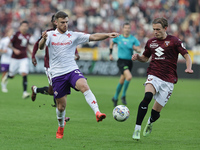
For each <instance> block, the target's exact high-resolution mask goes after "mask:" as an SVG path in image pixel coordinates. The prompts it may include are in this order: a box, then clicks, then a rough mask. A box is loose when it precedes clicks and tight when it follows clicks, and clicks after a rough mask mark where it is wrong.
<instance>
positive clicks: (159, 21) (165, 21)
mask: <svg viewBox="0 0 200 150" xmlns="http://www.w3.org/2000/svg"><path fill="white" fill-rule="evenodd" d="M158 23H160V24H161V25H162V27H163V28H165V27H168V22H167V19H165V18H163V17H162V18H156V19H154V20H153V24H158Z"/></svg>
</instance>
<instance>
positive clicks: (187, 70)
mask: <svg viewBox="0 0 200 150" xmlns="http://www.w3.org/2000/svg"><path fill="white" fill-rule="evenodd" d="M185 72H186V73H189V74H192V73H194V71H193V70H192V69H185Z"/></svg>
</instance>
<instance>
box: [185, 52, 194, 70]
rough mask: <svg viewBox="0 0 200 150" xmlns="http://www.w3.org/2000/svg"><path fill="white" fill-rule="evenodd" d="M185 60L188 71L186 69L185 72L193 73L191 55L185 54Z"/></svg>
mask: <svg viewBox="0 0 200 150" xmlns="http://www.w3.org/2000/svg"><path fill="white" fill-rule="evenodd" d="M184 58H185V60H186V69H185V72H186V73H193V70H192V60H191V58H190V55H189V54H185V55H184Z"/></svg>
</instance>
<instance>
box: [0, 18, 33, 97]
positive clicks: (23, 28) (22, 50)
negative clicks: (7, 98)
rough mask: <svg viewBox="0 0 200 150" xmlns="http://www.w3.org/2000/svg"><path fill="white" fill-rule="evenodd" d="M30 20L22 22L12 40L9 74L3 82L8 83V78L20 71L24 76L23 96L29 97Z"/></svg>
mask: <svg viewBox="0 0 200 150" xmlns="http://www.w3.org/2000/svg"><path fill="white" fill-rule="evenodd" d="M28 29H29V26H28V22H27V21H22V22H21V23H20V27H19V31H17V32H16V33H15V34H14V35H13V37H12V38H11V40H10V44H9V47H10V48H11V49H12V50H13V53H12V56H11V62H10V67H9V73H8V75H6V76H4V78H3V80H2V82H4V83H6V81H7V79H8V78H13V77H14V75H15V74H16V73H20V74H21V75H22V77H23V95H22V98H24V99H25V98H28V97H29V96H30V93H28V92H27V75H28V73H29V61H28V56H27V51H29V53H30V54H31V51H30V49H29V48H28V45H29V44H30V43H29V39H30V37H31V36H30V34H28Z"/></svg>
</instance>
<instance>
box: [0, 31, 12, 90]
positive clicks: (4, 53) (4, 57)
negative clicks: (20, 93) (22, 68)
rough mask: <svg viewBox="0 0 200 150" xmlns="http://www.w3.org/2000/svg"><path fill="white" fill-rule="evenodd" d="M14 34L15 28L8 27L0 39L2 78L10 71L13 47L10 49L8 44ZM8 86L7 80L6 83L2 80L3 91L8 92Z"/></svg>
mask: <svg viewBox="0 0 200 150" xmlns="http://www.w3.org/2000/svg"><path fill="white" fill-rule="evenodd" d="M12 34H13V29H8V31H7V33H6V35H5V37H3V38H2V39H1V41H0V52H1V72H2V78H1V80H2V79H3V78H4V77H5V75H6V74H7V73H8V71H9V65H10V59H11V55H12V49H10V48H9V47H8V44H9V43H10V38H11V36H12ZM6 86H7V82H5V83H3V82H1V91H2V92H4V93H7V92H8V89H7V87H6Z"/></svg>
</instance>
